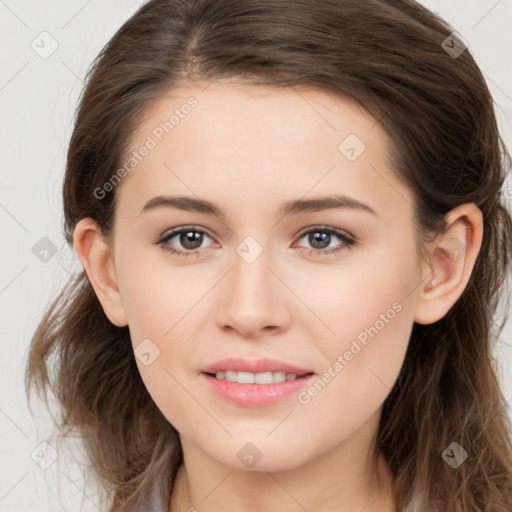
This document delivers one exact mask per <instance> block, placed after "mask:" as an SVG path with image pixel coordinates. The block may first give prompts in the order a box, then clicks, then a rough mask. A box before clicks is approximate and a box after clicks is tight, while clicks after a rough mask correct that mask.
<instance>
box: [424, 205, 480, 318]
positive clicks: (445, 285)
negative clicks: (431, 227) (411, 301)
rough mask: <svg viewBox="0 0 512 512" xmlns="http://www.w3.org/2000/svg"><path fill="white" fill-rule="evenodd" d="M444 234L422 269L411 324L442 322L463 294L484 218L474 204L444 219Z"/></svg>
mask: <svg viewBox="0 0 512 512" xmlns="http://www.w3.org/2000/svg"><path fill="white" fill-rule="evenodd" d="M445 220H446V230H445V231H444V232H443V233H442V234H441V235H440V236H439V237H438V238H437V239H436V240H435V241H434V242H433V243H432V245H431V248H430V250H429V256H430V260H429V262H428V264H425V265H424V267H423V280H422V284H421V286H420V287H419V293H418V298H417V302H416V306H415V312H414V321H415V322H416V323H418V324H424V325H427V324H432V323H434V322H437V321H438V320H440V319H441V318H443V317H444V316H445V315H446V313H448V311H449V310H450V309H451V307H452V306H453V305H454V304H455V302H457V300H458V299H459V297H460V296H461V295H462V293H463V292H464V289H465V288H466V285H467V283H468V281H469V278H470V276H471V273H472V271H473V267H474V265H475V261H476V258H477V256H478V253H479V251H480V247H481V244H482V238H483V215H482V212H481V210H480V209H479V208H478V207H477V206H476V205H475V204H474V203H468V204H463V205H460V206H458V207H457V208H454V209H453V210H451V211H450V212H449V213H448V214H447V215H446V218H445Z"/></svg>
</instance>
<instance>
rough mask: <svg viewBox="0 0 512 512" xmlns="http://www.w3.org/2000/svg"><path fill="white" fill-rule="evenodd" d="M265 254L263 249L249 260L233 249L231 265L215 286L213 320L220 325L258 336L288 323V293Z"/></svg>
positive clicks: (281, 329) (248, 336)
mask: <svg viewBox="0 0 512 512" xmlns="http://www.w3.org/2000/svg"><path fill="white" fill-rule="evenodd" d="M267 254H268V253H267V251H266V250H264V251H263V252H262V253H261V254H260V255H259V256H258V257H257V258H256V259H255V260H254V261H252V262H249V261H250V259H249V260H246V259H244V258H243V257H242V256H240V255H239V254H238V253H236V252H235V254H234V257H233V268H232V270H231V272H229V273H228V275H227V276H226V278H225V282H224V284H223V287H222V289H220V290H219V291H220V293H221V299H220V306H219V307H218V309H217V324H218V326H219V327H220V328H221V329H223V330H226V331H235V332H237V333H238V334H239V335H240V336H242V337H244V338H258V337H263V336H268V335H269V334H272V333H274V334H275V333H277V332H281V331H283V330H284V329H286V328H287V327H288V325H289V324H290V322H291V314H290V308H289V307H288V306H289V304H288V301H289V300H290V297H291V296H292V293H291V292H290V291H289V290H288V289H287V287H286V285H285V284H284V283H283V281H284V282H286V279H285V278H283V276H278V274H279V272H278V271H276V269H275V268H272V267H275V265H273V264H272V262H271V261H270V258H269V257H268V256H267Z"/></svg>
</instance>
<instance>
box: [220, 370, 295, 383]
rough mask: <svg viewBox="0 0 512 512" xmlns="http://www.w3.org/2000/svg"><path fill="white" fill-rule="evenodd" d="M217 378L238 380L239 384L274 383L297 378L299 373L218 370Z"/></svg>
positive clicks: (229, 380)
mask: <svg viewBox="0 0 512 512" xmlns="http://www.w3.org/2000/svg"><path fill="white" fill-rule="evenodd" d="M215 378H216V379H219V380H227V381H228V382H238V383H239V384H274V383H277V382H284V381H285V380H295V379H296V378H297V374H296V373H286V372H264V373H251V372H232V371H225V372H223V371H218V372H216V373H215Z"/></svg>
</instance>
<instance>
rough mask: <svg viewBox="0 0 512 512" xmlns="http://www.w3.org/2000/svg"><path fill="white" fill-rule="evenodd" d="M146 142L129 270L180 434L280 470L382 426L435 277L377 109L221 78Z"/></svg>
mask: <svg viewBox="0 0 512 512" xmlns="http://www.w3.org/2000/svg"><path fill="white" fill-rule="evenodd" d="M190 98H193V100H191V99H190ZM187 105H188V106H187ZM171 116H174V117H171ZM165 123H167V124H165ZM143 147H146V148H147V149H146V150H144V149H142V148H143ZM133 151H135V152H137V155H136V156H134V155H133ZM130 158H135V159H136V160H133V161H132V164H133V165H132V167H127V168H130V171H129V172H127V173H126V176H125V177H124V178H123V179H122V181H121V183H120V184H119V185H118V186H117V189H116V194H118V203H117V206H116V218H115V228H114V237H113V256H114V257H113V263H114V268H115V274H116V277H117V282H118V287H119V292H120V295H121V297H122V304H123V308H124V311H125V313H126V318H127V322H128V325H129V330H130V334H131V339H132V343H133V347H134V351H135V354H136V356H137V358H136V360H137V365H138V368H139V371H140V374H141V376H142V379H143V381H144V383H145V385H146V386H147V389H148V391H149V393H150V394H151V396H152V398H153V400H154V401H155V403H156V404H157V406H158V407H159V408H160V410H161V411H162V413H163V414H164V415H165V417H166V418H167V419H168V420H169V422H171V423H172V424H173V425H174V426H175V427H176V429H177V430H178V431H179V433H180V436H181V437H182V440H185V439H186V440H187V442H189V443H191V444H192V445H194V446H195V447H196V448H197V449H199V450H201V451H202V452H203V453H205V454H207V455H208V456H210V457H212V458H213V459H215V460H216V461H219V462H221V463H223V464H226V465H228V466H231V467H234V468H241V469H242V468H243V469H247V468H249V469H250V466H251V462H250V459H249V458H248V456H252V457H253V458H254V457H256V458H259V457H261V459H260V460H259V461H258V463H257V466H256V468H257V469H258V470H282V469H288V468H292V467H297V466H299V465H301V464H304V463H306V462H307V461H311V460H313V459H314V458H315V457H317V456H319V455H320V454H323V453H326V452H328V451H329V450H332V449H334V448H335V447H337V446H340V445H342V444H344V443H348V442H349V441H350V440H351V439H354V438H355V436H356V435H357V433H358V432H360V431H362V430H364V429H365V428H367V425H369V424H370V422H371V424H372V425H374V426H375V419H376V418H378V414H379V413H380V410H381V406H382V403H383V401H384V400H385V398H386V397H387V395H388V394H389V392H390V390H391V388H392V386H393V384H394V382H395V380H396V378H397V376H398V374H399V371H400V368H401V365H402V362H403V359H404V355H405V351H406V348H407V344H408V341H409V336H410V332H411V329H412V325H413V321H414V319H413V316H414V304H415V300H416V290H417V288H418V285H419V282H420V280H421V277H420V266H419V262H418V256H417V251H416V241H415V232H414V223H413V206H412V205H413V198H412V195H411V193H410V192H409V190H408V189H406V188H405V186H404V185H402V184H401V183H400V182H399V181H398V180H397V178H396V177H395V176H394V175H393V174H392V171H391V168H390V164H389V162H388V142H387V139H386V136H385V133H384V132H383V130H382V129H381V128H380V126H379V125H378V124H377V122H376V121H375V119H373V118H372V117H370V116H369V115H368V114H367V113H366V112H365V111H364V110H362V109H361V108H360V107H358V106H357V105H356V104H354V103H352V102H351V101H349V100H344V99H340V98H337V97H333V96H330V95H328V94H326V93H323V92H319V91H317V90H312V89H311V90H301V91H299V90H298V89H280V90H276V89H269V88H263V87H250V86H248V85H240V84H233V83H231V84H229V83H222V82H214V83H212V84H210V85H208V87H207V88H206V89H204V85H201V86H197V87H196V86H194V87H187V88H182V89H177V90H173V91H172V93H170V94H169V95H168V96H166V97H164V98H162V99H161V100H159V102H158V103H157V104H155V105H153V106H152V108H151V109H150V110H148V111H146V112H145V115H144V117H143V119H142V121H141V123H140V124H139V125H138V128H137V132H136V134H135V136H134V138H133V140H132V141H131V150H130V154H129V155H127V156H126V160H127V161H128V160H129V159H130ZM335 196H343V197H342V198H341V199H338V200H335V201H334V200H333V198H334V197H335ZM157 197H158V198H160V199H158V200H156V199H155V198H157ZM171 197H172V198H177V197H185V198H190V199H191V200H193V201H189V202H186V201H185V200H181V203H180V204H181V208H180V207H179V206H180V204H179V203H178V202H176V201H175V202H174V203H173V202H172V201H170V200H169V198H171ZM165 198H167V200H166V199H165ZM325 198H330V199H331V202H330V203H325V204H323V206H322V203H321V202H317V203H314V202H312V200H319V199H325ZM200 201H207V202H208V203H209V204H208V205H207V206H205V205H204V204H203V205H202V206H201V203H200ZM298 201H301V202H298ZM294 202H295V203H294ZM215 209H216V210H217V211H215ZM212 211H213V212H214V213H212ZM173 251H176V252H173ZM226 359H232V361H231V362H225V360H226ZM216 371H219V372H221V373H219V374H218V377H220V378H219V379H217V378H216V377H215V376H212V375H209V374H214V372H216ZM225 371H229V373H224V375H223V373H222V372H225ZM238 372H240V373H238ZM259 374H262V375H259ZM294 375H297V378H294ZM222 377H224V378H222ZM226 377H227V380H226ZM252 379H256V380H257V383H245V382H246V380H248V381H249V382H250V381H251V380H252ZM270 379H272V380H271V381H270ZM283 379H284V382H283ZM234 380H237V381H241V382H232V381H234ZM248 443H250V444H248Z"/></svg>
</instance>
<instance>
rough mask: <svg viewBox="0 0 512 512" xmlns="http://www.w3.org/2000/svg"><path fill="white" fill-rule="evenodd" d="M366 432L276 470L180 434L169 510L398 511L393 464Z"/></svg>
mask: <svg viewBox="0 0 512 512" xmlns="http://www.w3.org/2000/svg"><path fill="white" fill-rule="evenodd" d="M377 419H378V417H377ZM370 423H372V422H370ZM363 434H364V432H358V433H356V434H355V435H354V436H352V437H351V438H350V439H348V440H347V441H346V442H344V443H343V444H341V445H339V446H336V447H334V448H333V449H331V450H329V451H327V452H326V453H323V454H321V455H319V456H318V457H316V458H315V459H314V460H311V461H309V462H308V463H306V464H303V465H301V466H299V467H296V468H293V469H288V470H285V471H272V472H269V471H244V470H239V469H233V468H231V467H228V466H225V465H223V464H221V463H219V462H218V461H216V460H214V459H213V458H211V457H209V456H208V455H207V454H205V453H204V452H203V451H202V450H201V449H200V448H198V447H197V446H196V445H195V444H193V443H192V442H191V441H190V440H188V439H185V438H181V442H182V448H183V455H184V457H183V459H184V460H183V464H182V465H181V467H180V468H179V470H178V474H177V478H176V483H175V485H174V489H173V493H172V497H171V503H170V512H184V511H191V512H193V511H201V512H218V511H219V510H222V511H223V512H235V511H236V512H249V511H254V510H268V511H274V510H279V511H280V512H303V511H305V510H306V511H312V510H314V511H315V512H332V511H333V510H337V511H338V512H363V511H369V510H379V511H381V512H395V511H396V510H397V509H396V504H395V501H394V497H393V492H392V478H391V473H390V471H389V467H388V465H387V463H386V462H385V460H384V458H383V457H382V456H380V455H379V456H377V457H376V459H375V458H373V457H372V452H371V450H370V446H371V442H368V440H369V439H368V436H365V435H363Z"/></svg>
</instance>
